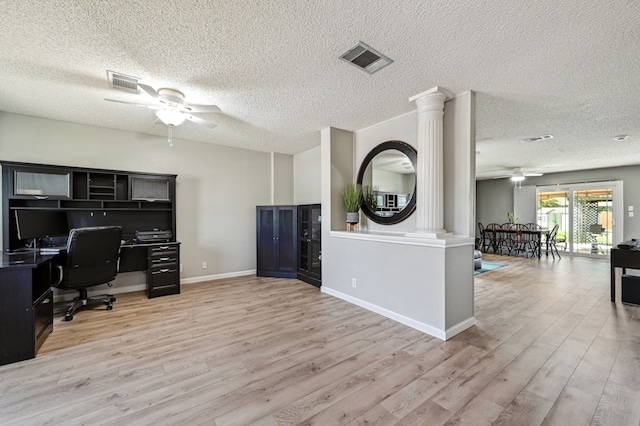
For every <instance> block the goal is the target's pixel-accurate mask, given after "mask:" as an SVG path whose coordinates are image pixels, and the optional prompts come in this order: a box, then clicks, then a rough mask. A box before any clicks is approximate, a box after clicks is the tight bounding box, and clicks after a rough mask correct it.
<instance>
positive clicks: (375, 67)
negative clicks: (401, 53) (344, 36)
mask: <svg viewBox="0 0 640 426" xmlns="http://www.w3.org/2000/svg"><path fill="white" fill-rule="evenodd" d="M340 59H342V60H343V61H345V62H348V63H350V64H351V65H353V66H354V67H357V68H359V69H361V70H363V71H364V72H366V73H369V74H373V73H374V72H376V71H379V70H381V69H382V68H384V67H386V66H387V65H389V64H390V63H392V62H393V61H392V60H391V59H389V58H388V57H387V56H385V55H383V54H382V53H380V52H378V51H377V50H375V49H373V48H371V47H369V46H367V45H366V44H364V43H363V42H359V43H358V44H356V45H355V46H353V47H352V48H351V49H349V50H348V51H347V53H345V54H344V55H342V56H340Z"/></svg>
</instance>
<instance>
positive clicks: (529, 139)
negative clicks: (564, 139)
mask: <svg viewBox="0 0 640 426" xmlns="http://www.w3.org/2000/svg"><path fill="white" fill-rule="evenodd" d="M546 139H553V135H542V136H536V137H533V138H526V139H520V142H539V141H543V140H546Z"/></svg>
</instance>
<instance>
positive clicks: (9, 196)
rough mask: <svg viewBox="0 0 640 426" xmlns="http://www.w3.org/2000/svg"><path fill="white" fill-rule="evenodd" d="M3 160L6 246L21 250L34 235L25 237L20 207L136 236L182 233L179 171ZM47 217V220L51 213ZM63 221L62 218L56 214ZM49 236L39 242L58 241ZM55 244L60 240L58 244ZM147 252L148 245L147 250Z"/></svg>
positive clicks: (126, 237)
mask: <svg viewBox="0 0 640 426" xmlns="http://www.w3.org/2000/svg"><path fill="white" fill-rule="evenodd" d="M0 164H2V231H3V232H2V238H3V241H2V242H3V244H2V247H3V249H5V250H16V249H21V248H24V247H25V246H27V245H29V246H30V247H33V244H34V241H33V240H34V238H31V237H32V236H31V235H29V237H30V238H28V239H20V238H19V233H18V229H17V221H16V220H15V217H16V211H23V210H32V211H38V212H40V213H41V216H42V215H44V214H46V213H49V214H50V215H51V218H50V220H52V221H53V216H54V215H56V214H57V213H59V212H62V213H63V214H65V215H66V218H67V225H68V229H72V228H82V227H87V226H110V225H115V226H121V227H122V238H123V239H124V240H125V241H126V242H127V243H133V242H134V241H135V232H136V231H151V230H156V229H157V230H165V231H170V232H171V234H172V240H171V241H175V235H176V206H175V181H176V175H164V174H150V173H140V172H127V171H118V170H103V169H86V168H77V167H66V166H49V165H43V164H29V163H15V162H7V161H3V162H0ZM43 220H47V219H46V218H45V219H43ZM56 220H57V218H56ZM54 236H55V235H45V236H42V237H41V238H35V240H36V241H35V244H37V245H38V247H42V246H47V245H50V244H51V243H52V241H51V240H50V238H48V237H54ZM53 245H59V244H55V243H53ZM145 251H146V250H145Z"/></svg>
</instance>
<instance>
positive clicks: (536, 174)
mask: <svg viewBox="0 0 640 426" xmlns="http://www.w3.org/2000/svg"><path fill="white" fill-rule="evenodd" d="M543 174H544V173H525V174H524V175H525V176H542V175H543Z"/></svg>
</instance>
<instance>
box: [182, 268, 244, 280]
mask: <svg viewBox="0 0 640 426" xmlns="http://www.w3.org/2000/svg"><path fill="white" fill-rule="evenodd" d="M255 273H256V270H255V269H247V270H246V271H236V272H227V273H225V274H215V275H205V276H202V277H193V278H185V279H183V280H180V284H195V283H203V282H205V281H215V280H222V279H225V278H235V277H244V276H246V275H255Z"/></svg>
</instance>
